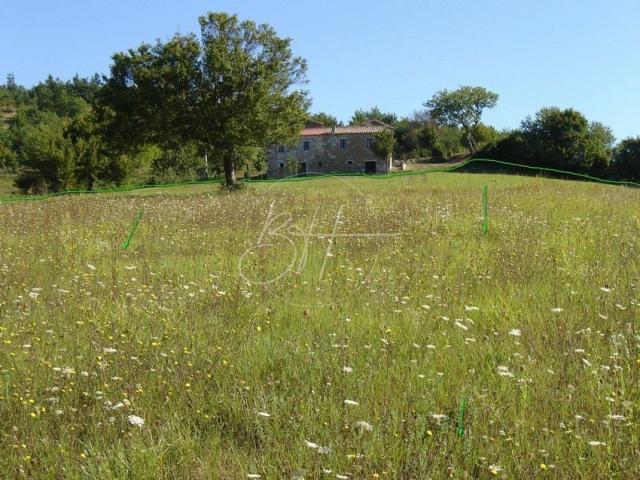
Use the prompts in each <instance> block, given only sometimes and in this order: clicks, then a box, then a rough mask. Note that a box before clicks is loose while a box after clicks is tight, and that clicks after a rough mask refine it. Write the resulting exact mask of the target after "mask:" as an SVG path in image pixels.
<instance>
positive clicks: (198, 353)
mask: <svg viewBox="0 0 640 480" xmlns="http://www.w3.org/2000/svg"><path fill="white" fill-rule="evenodd" d="M484 184H487V185H488V186H489V205H490V207H489V208H490V210H489V221H490V228H489V233H488V234H487V235H484V234H483V233H482V228H481V225H482V186H483V185H484ZM140 209H144V216H143V219H142V221H141V223H140V225H139V227H138V229H137V230H136V232H135V234H134V236H133V238H132V240H131V245H130V246H129V248H128V249H126V250H125V249H122V248H121V244H122V241H123V240H124V239H125V238H126V236H127V232H128V229H129V227H130V225H131V222H132V221H133V219H134V217H135V215H136V212H138V211H139V210H140ZM270 210H271V212H272V215H273V216H275V215H277V214H282V213H286V214H287V215H288V216H287V217H285V216H280V217H277V222H276V223H275V224H276V225H280V226H281V227H282V228H281V229H280V230H277V229H275V228H272V229H270V230H269V229H267V230H266V233H264V232H265V230H264V227H265V220H266V218H267V216H268V212H269V211H270ZM338 211H341V216H340V218H339V222H338V223H337V224H336V215H337V212H338ZM287 221H288V222H289V223H285V222H287ZM278 222H279V223H278ZM311 224H313V225H314V227H313V229H310V225H311ZM334 228H336V229H337V230H336V232H337V233H338V234H354V235H360V234H363V233H366V234H371V233H376V234H385V235H387V236H377V237H367V236H342V237H340V236H336V237H334V238H333V239H331V237H330V235H329V234H330V233H331V232H332V231H334ZM309 232H311V236H309V238H307V239H306V240H307V242H306V244H307V250H306V257H304V258H306V261H303V260H301V259H302V257H303V253H304V252H305V247H304V245H305V237H304V235H309ZM639 232H640V191H639V190H634V189H629V188H622V187H612V186H604V185H597V184H584V183H576V182H566V181H558V180H544V179H537V178H524V177H508V176H500V175H468V174H433V175H426V176H414V177H404V178H395V179H390V180H387V181H382V182H381V181H375V180H371V179H366V178H347V179H342V178H334V179H323V180H316V181H314V182H300V183H296V182H290V183H283V184H279V183H273V184H261V185H250V186H249V187H248V188H247V189H245V190H244V191H243V192H240V193H234V194H221V193H218V192H217V191H215V187H211V186H194V187H191V188H181V189H174V190H169V191H166V192H158V191H153V192H151V191H147V192H138V193H132V194H113V195H101V196H90V197H65V198H56V199H51V200H47V201H43V202H35V203H31V202H30V203H28V204H25V203H14V204H6V205H0V419H1V420H2V421H1V422H0V477H2V478H51V479H57V478H95V479H110V478H136V479H137V478H149V479H156V478H166V479H174V478H189V479H209V478H224V479H227V478H228V479H236V478H237V479H241V478H247V476H248V475H260V476H261V478H268V479H271V478H278V479H279V478H345V477H346V478H354V479H355V478H357V479H361V478H389V479H392V478H403V479H404V478H406V479H409V478H419V479H423V478H444V477H450V478H534V477H535V478H572V479H573V478H584V479H591V478H638V477H640V452H639V450H638V444H639V441H640V428H639V426H638V418H637V415H638V408H639V404H638V398H639V395H640V387H639V381H640V332H639V321H640V255H639V253H640V237H639ZM261 233H262V234H263V237H262V238H263V242H262V245H256V243H257V242H258V239H259V238H260V235H261ZM318 233H321V234H325V236H324V237H322V236H321V237H317V236H313V235H314V234H318ZM277 235H281V237H278V236H277ZM330 240H331V242H330ZM329 246H331V248H330V249H329ZM327 253H329V254H330V255H327ZM292 259H295V260H296V261H295V262H294V267H292V268H291V270H287V268H288V266H289V264H290V263H291V260H292ZM302 267H304V268H302ZM294 270H295V271H294ZM283 272H284V274H283V275H282V276H280V277H279V278H278V279H277V280H274V279H276V278H277V277H278V276H279V275H280V274H281V273H283ZM321 273H322V274H321ZM462 398H465V399H466V402H467V408H466V413H465V415H464V427H465V428H464V430H465V433H464V436H463V437H460V436H458V435H457V433H456V427H457V424H456V422H457V417H458V411H459V408H460V402H461V399H462ZM139 419H143V420H144V424H143V425H139V424H140V423H141V421H140V420H139ZM358 422H360V423H358ZM362 422H366V423H362Z"/></svg>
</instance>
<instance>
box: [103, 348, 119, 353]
mask: <svg viewBox="0 0 640 480" xmlns="http://www.w3.org/2000/svg"><path fill="white" fill-rule="evenodd" d="M102 351H103V352H104V353H116V352H117V350H116V349H115V348H113V347H105V348H103V349H102Z"/></svg>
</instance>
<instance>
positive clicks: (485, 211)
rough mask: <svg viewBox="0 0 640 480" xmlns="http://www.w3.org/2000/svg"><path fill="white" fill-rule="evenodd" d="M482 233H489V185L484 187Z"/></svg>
mask: <svg viewBox="0 0 640 480" xmlns="http://www.w3.org/2000/svg"><path fill="white" fill-rule="evenodd" d="M482 233H484V234H485V235H486V234H487V233H489V187H488V186H487V185H485V186H484V187H483V188H482Z"/></svg>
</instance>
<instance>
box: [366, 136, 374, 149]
mask: <svg viewBox="0 0 640 480" xmlns="http://www.w3.org/2000/svg"><path fill="white" fill-rule="evenodd" d="M367 148H373V138H367Z"/></svg>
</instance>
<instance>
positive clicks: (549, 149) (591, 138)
mask: <svg viewBox="0 0 640 480" xmlns="http://www.w3.org/2000/svg"><path fill="white" fill-rule="evenodd" d="M521 130H522V133H523V135H524V137H525V139H526V141H527V143H528V144H529V149H530V153H531V156H532V159H531V162H532V163H534V164H537V165H541V166H549V167H555V168H564V169H569V170H572V171H590V170H596V171H597V170H599V169H601V168H602V166H603V165H607V164H608V159H609V158H611V151H612V146H613V135H612V134H611V131H610V130H609V129H608V128H606V127H604V126H603V125H602V124H599V123H593V124H589V121H588V120H587V119H586V118H585V117H584V115H582V114H581V113H580V112H578V111H576V110H573V109H571V108H569V109H565V110H560V109H559V108H556V107H552V108H543V109H541V110H540V111H539V112H538V113H537V114H536V116H535V117H533V118H532V117H527V118H526V119H525V120H524V121H523V122H522V126H521Z"/></svg>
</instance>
